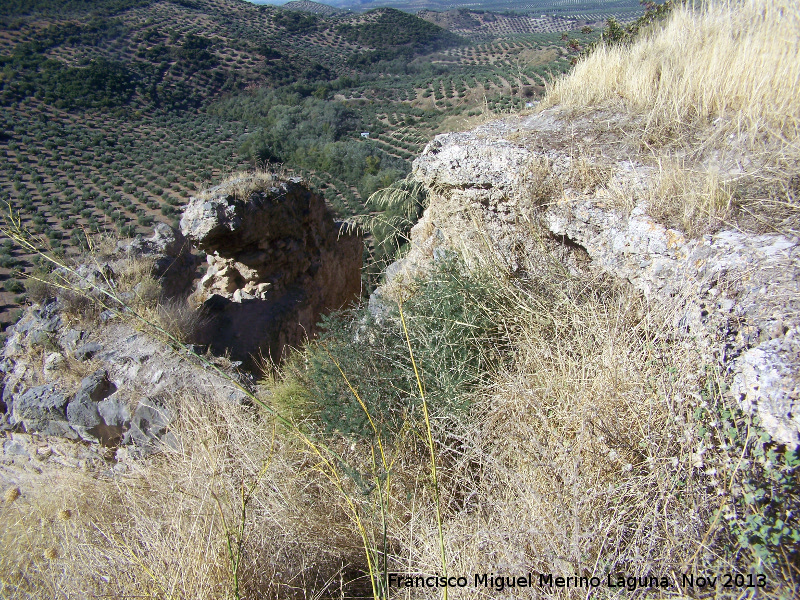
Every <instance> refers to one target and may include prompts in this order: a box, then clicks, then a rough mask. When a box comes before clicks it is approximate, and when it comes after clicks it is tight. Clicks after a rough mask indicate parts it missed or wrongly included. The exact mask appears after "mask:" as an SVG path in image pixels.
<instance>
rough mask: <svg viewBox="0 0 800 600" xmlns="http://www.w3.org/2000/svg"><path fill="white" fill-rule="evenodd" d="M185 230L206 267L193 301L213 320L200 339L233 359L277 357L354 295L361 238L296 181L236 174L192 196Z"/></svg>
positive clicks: (185, 215) (357, 287) (357, 289)
mask: <svg viewBox="0 0 800 600" xmlns="http://www.w3.org/2000/svg"><path fill="white" fill-rule="evenodd" d="M181 231H182V232H183V234H184V235H185V236H186V238H187V239H188V240H189V241H191V242H192V244H194V245H195V246H196V247H197V248H199V249H201V250H203V251H205V252H206V255H207V261H208V270H207V271H206V274H205V276H204V277H203V278H202V280H201V281H200V282H199V284H198V285H197V288H196V290H195V292H194V294H193V296H192V298H191V299H192V301H193V302H194V303H195V304H196V305H201V304H202V305H204V307H205V310H206V312H207V314H208V315H209V316H210V318H211V320H212V323H211V326H210V327H208V334H207V336H206V338H205V339H199V340H197V341H198V342H199V343H201V344H208V345H210V347H211V348H212V350H213V351H215V352H228V353H230V356H231V358H233V359H234V360H241V361H244V362H247V363H250V361H251V360H252V357H253V356H257V355H259V354H261V355H263V356H269V357H271V358H272V359H273V360H279V359H280V357H281V355H282V353H283V348H284V347H285V346H286V345H298V344H300V343H301V342H302V341H303V339H304V338H305V337H306V336H307V335H312V334H313V333H314V331H315V327H316V323H317V321H318V319H319V317H320V315H321V314H323V313H325V312H328V311H332V310H337V309H339V308H342V307H344V306H346V305H347V304H348V303H350V302H352V301H354V300H355V299H357V298H358V296H359V294H360V291H361V259H362V252H363V249H362V241H361V237H360V236H358V235H352V234H347V233H345V232H344V231H343V229H342V227H340V226H339V225H337V224H336V223H334V221H333V218H332V217H331V215H330V213H329V211H328V209H327V207H326V206H325V202H324V201H323V199H322V198H320V197H318V196H316V195H315V194H313V193H312V192H310V191H309V190H308V189H307V188H306V187H304V186H303V185H301V184H300V182H299V180H298V179H293V178H292V179H286V180H278V179H270V178H268V177H264V176H242V177H240V178H237V179H233V180H231V181H229V182H227V183H225V184H223V185H220V186H217V187H214V188H211V189H209V190H207V191H205V192H204V193H203V194H201V195H200V196H197V197H192V198H191V199H190V201H189V204H188V205H187V206H186V208H185V210H184V213H183V217H182V218H181Z"/></svg>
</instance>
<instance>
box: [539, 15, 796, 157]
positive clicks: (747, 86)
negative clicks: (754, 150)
mask: <svg viewBox="0 0 800 600" xmlns="http://www.w3.org/2000/svg"><path fill="white" fill-rule="evenodd" d="M798 31H800V12H798V10H797V5H796V4H795V3H794V2H791V1H790V0H742V1H736V0H731V1H711V2H706V3H703V5H702V8H698V9H693V7H691V6H690V5H686V6H682V7H679V8H676V9H675V12H674V14H673V15H672V17H671V18H670V19H669V20H668V22H667V23H666V24H665V25H664V27H663V28H658V29H656V30H655V31H654V32H652V33H650V34H649V35H645V36H644V37H642V38H641V39H640V40H639V41H638V42H636V43H634V44H633V45H632V46H630V47H622V46H612V47H609V46H600V47H599V48H598V49H597V50H596V51H595V52H594V53H592V54H591V55H590V56H589V57H588V58H587V59H585V60H583V61H581V62H579V63H578V65H577V66H576V67H575V70H574V72H573V73H572V74H571V75H570V76H569V77H566V78H564V79H561V80H559V81H558V82H557V83H556V84H555V85H554V86H553V88H552V89H551V90H550V91H549V94H548V96H547V98H546V100H545V102H546V103H547V104H548V105H555V104H560V105H562V106H567V107H589V106H597V105H603V104H607V103H611V104H612V105H617V106H619V105H620V103H621V104H622V106H623V107H624V108H628V109H632V110H636V111H638V112H641V113H642V114H644V115H646V119H645V124H646V125H648V126H649V125H655V126H659V125H660V126H664V125H667V124H674V123H681V124H689V123H693V122H696V121H700V122H702V123H708V122H709V121H711V120H712V119H716V118H721V119H722V120H723V122H724V123H725V124H726V126H728V127H731V128H732V130H733V131H736V132H737V133H743V134H747V135H748V141H749V143H751V144H755V143H758V142H759V141H760V140H763V139H764V138H770V137H775V138H779V139H782V140H784V141H785V142H787V143H789V144H791V143H793V142H796V140H797V137H798V127H800V36H798V34H797V32H798ZM797 150H798V149H797V148H795V151H797Z"/></svg>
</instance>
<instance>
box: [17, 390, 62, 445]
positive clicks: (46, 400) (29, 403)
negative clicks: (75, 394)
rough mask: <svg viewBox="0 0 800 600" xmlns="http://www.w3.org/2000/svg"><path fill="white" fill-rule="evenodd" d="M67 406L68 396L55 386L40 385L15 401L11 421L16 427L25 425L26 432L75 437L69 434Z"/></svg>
mask: <svg viewBox="0 0 800 600" xmlns="http://www.w3.org/2000/svg"><path fill="white" fill-rule="evenodd" d="M66 405H67V396H65V395H64V394H63V393H62V392H61V391H59V390H58V389H57V388H56V386H55V385H54V384H46V385H39V386H36V387H32V388H30V389H28V390H27V391H26V392H25V393H23V394H21V395H19V396H17V397H16V398H14V399H13V403H12V406H11V418H10V419H9V421H10V423H11V424H14V425H16V424H21V425H23V426H24V427H25V430H26V431H41V432H43V433H45V434H46V435H66V436H67V437H75V436H74V434H68V432H69V425H68V423H67V419H66V412H65V408H66Z"/></svg>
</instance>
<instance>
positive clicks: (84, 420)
mask: <svg viewBox="0 0 800 600" xmlns="http://www.w3.org/2000/svg"><path fill="white" fill-rule="evenodd" d="M115 391H117V387H116V386H115V385H114V384H113V383H112V382H111V381H109V380H108V373H106V371H105V369H98V370H97V371H95V372H94V373H92V374H91V375H89V376H88V377H86V378H84V379H83V381H81V386H80V388H79V389H78V391H77V392H76V394H75V396H74V397H73V399H72V400H71V401H70V403H69V404H68V405H67V422H68V423H69V424H70V426H71V427H72V429H74V430H75V432H76V433H77V434H78V435H80V436H81V438H83V439H85V440H88V441H96V440H98V439H101V438H106V439H107V438H109V435H108V432H107V431H105V428H104V427H102V426H104V425H106V423H105V421H104V420H103V418H102V416H101V414H100V411H99V410H98V403H99V402H100V401H101V400H103V399H104V398H106V397H107V396H109V395H111V394H113V393H114V392H115ZM101 432H102V433H103V434H104V435H101ZM114 434H117V436H121V434H122V432H121V431H119V432H114ZM112 437H113V436H112Z"/></svg>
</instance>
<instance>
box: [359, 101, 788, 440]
mask: <svg viewBox="0 0 800 600" xmlns="http://www.w3.org/2000/svg"><path fill="white" fill-rule="evenodd" d="M604 135H606V134H605V133H604V132H603V129H602V128H598V127H596V124H595V125H594V127H593V126H592V125H591V124H587V123H581V122H580V121H577V122H576V121H574V120H567V119H566V118H563V119H562V118H561V117H559V115H558V114H556V113H553V112H543V113H539V114H537V115H534V116H531V117H526V118H510V119H506V120H503V121H496V122H493V123H489V124H487V125H485V126H483V127H480V128H478V129H476V130H474V131H471V132H465V133H452V134H445V135H440V136H437V137H436V139H435V140H434V141H432V142H431V143H430V144H428V147H427V148H426V149H425V151H424V152H423V154H422V156H420V157H419V158H418V159H417V160H416V161H415V162H414V166H413V175H414V177H415V178H416V179H417V180H418V181H420V182H422V183H424V184H425V185H426V187H427V188H428V190H429V192H430V197H431V202H430V206H429V207H428V209H427V210H426V211H425V214H424V216H423V218H422V219H421V220H420V222H419V223H417V225H416V226H415V227H414V228H413V230H412V233H411V238H412V244H411V250H410V252H409V253H408V255H407V256H406V258H404V259H403V260H402V261H399V262H398V263H395V264H394V265H392V267H391V268H390V269H389V270H388V272H387V283H386V285H384V286H383V287H382V288H380V289H379V290H378V291H377V292H376V294H375V295H374V296H373V297H372V298H371V299H370V307H371V309H372V310H373V312H375V313H379V312H380V311H381V310H382V306H383V305H384V304H386V303H387V301H389V300H391V299H392V295H393V294H395V293H396V292H395V290H397V289H398V288H399V287H402V283H403V280H404V278H405V277H406V276H408V275H414V274H416V273H419V272H421V271H423V270H424V269H426V268H427V265H430V264H431V262H432V261H434V260H435V258H436V256H437V255H438V254H439V253H441V252H442V251H443V250H444V249H447V248H449V249H453V250H457V251H461V253H462V254H463V255H464V257H465V258H466V260H467V261H474V260H478V261H480V260H484V261H486V262H487V264H492V265H497V264H500V265H503V266H504V267H505V268H506V269H507V270H508V271H510V272H514V271H516V270H519V269H523V268H524V269H532V268H534V269H535V262H536V257H537V256H542V254H543V252H542V250H543V249H544V250H546V253H547V254H548V255H550V256H557V257H559V258H560V259H561V260H562V261H563V263H564V264H565V266H566V267H567V268H568V269H569V270H570V271H571V272H572V273H574V274H580V273H584V272H586V273H590V272H592V271H598V270H599V271H603V272H605V273H608V274H611V275H614V276H616V277H618V278H620V279H624V280H627V281H628V282H630V283H631V284H632V285H633V286H635V287H636V288H638V289H639V290H640V291H641V292H642V293H643V294H644V295H645V296H646V297H647V298H648V299H649V300H651V301H652V302H656V303H659V304H661V305H664V306H670V307H672V308H673V310H672V318H673V323H672V325H673V326H674V328H675V329H676V330H678V331H683V332H684V334H685V335H686V336H687V338H688V337H692V338H695V339H697V340H699V341H700V342H701V344H703V345H704V346H705V347H706V348H707V349H708V355H709V357H711V358H710V360H713V362H716V363H717V365H719V366H720V367H722V369H723V370H724V371H726V372H729V373H730V374H731V375H732V376H733V377H732V379H733V383H734V385H733V392H732V393H733V394H734V396H735V399H736V400H737V401H738V402H739V403H740V406H742V408H744V409H745V410H747V411H749V412H752V413H757V414H758V415H759V416H760V417H761V422H762V425H763V426H764V427H765V428H766V429H767V431H769V433H770V434H771V435H772V436H773V438H774V439H776V440H777V441H779V442H782V443H786V444H791V445H797V444H799V443H800V396H798V392H797V388H798V381H800V355H798V344H797V340H796V339H795V338H796V335H797V333H796V332H797V327H798V326H800V316H798V315H800V243H798V240H796V239H789V238H787V237H784V236H782V235H777V234H769V235H752V234H746V233H742V232H739V231H733V230H723V231H719V232H718V233H715V234H713V235H705V236H703V237H700V238H698V239H688V238H687V236H685V235H684V234H683V233H682V232H680V231H677V230H675V229H669V228H667V227H665V226H663V225H661V224H659V223H658V222H656V221H655V220H654V219H653V218H651V217H650V216H649V215H648V212H647V204H646V198H647V193H646V192H647V189H648V185H651V177H652V174H653V169H652V168H651V167H648V166H646V165H644V164H641V163H638V162H636V160H632V158H631V156H628V155H625V153H623V152H621V151H620V150H618V149H617V146H616V145H614V144H609V143H607V142H608V141H609V140H605V139H603V136H604ZM576 139H577V140H579V141H581V144H582V147H585V148H588V149H589V150H590V152H589V154H588V155H585V156H583V157H582V158H581V159H580V161H576V159H575V158H574V157H573V154H574V151H573V150H574V140H576ZM598 148H600V149H601V150H600V151H599V152H598V153H597V154H595V155H592V154H591V150H592V149H595V150H596V149H598ZM634 158H635V157H634ZM576 172H577V173H579V174H580V173H582V175H581V176H576ZM621 193H624V195H625V197H627V198H631V199H633V203H634V204H635V208H633V210H630V211H629V212H626V211H623V210H618V209H614V201H613V200H614V198H613V196H614V195H615V194H617V195H620V194H621ZM487 254H488V255H490V259H488V260H487V258H486V257H487Z"/></svg>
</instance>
